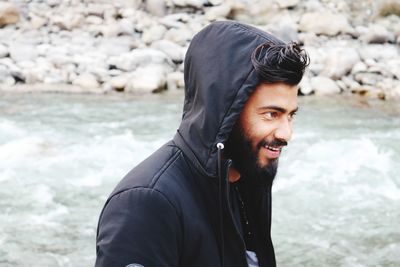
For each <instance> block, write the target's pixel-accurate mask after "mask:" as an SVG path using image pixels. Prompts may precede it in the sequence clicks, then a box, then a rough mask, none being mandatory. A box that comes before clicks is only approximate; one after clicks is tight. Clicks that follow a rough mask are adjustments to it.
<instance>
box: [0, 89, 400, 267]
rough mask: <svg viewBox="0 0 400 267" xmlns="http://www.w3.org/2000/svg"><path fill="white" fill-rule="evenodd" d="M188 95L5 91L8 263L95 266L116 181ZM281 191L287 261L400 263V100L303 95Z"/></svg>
mask: <svg viewBox="0 0 400 267" xmlns="http://www.w3.org/2000/svg"><path fill="white" fill-rule="evenodd" d="M182 99H183V96H182V95H181V94H172V95H156V96H148V97H140V98H139V97H134V96H127V95H59V94H24V95H4V94H3V95H0V211H1V212H0V266H4V267H8V266H34V267H36V266H37V267H39V266H40V267H47V266H49V267H50V266H51V267H53V266H73V267H75V266H76V267H80V266H82V267H86V266H93V263H94V260H95V234H96V226H97V220H98V216H99V213H100V211H101V208H102V206H103V204H104V201H105V200H106V198H107V196H108V194H109V193H110V192H111V190H112V189H113V187H114V186H115V185H116V183H117V182H118V181H119V180H120V179H121V178H122V176H123V175H124V174H125V173H126V172H128V171H129V170H130V169H131V168H132V167H133V166H134V165H135V164H137V163H138V162H140V161H141V160H142V159H144V158H145V157H146V156H147V155H149V154H150V153H151V152H153V151H154V150H155V149H156V148H158V147H159V146H160V145H162V144H163V143H164V142H166V141H168V140H169V139H170V138H171V137H172V136H173V134H174V132H175V130H176V128H177V126H178V125H179V120H180V118H181V109H182ZM300 104H301V105H300V106H301V109H300V111H299V115H298V117H297V118H296V122H295V135H294V138H293V140H292V142H291V143H290V145H289V146H288V147H287V148H286V149H285V151H284V154H283V156H282V159H281V162H280V170H279V173H278V177H277V178H276V182H275V184H274V189H273V192H274V193H273V227H272V237H273V240H274V243H275V249H276V256H277V261H278V266H284V267H285V266H288V267H291V266H400V107H399V104H398V103H395V102H391V103H390V102H374V101H372V102H366V101H362V100H358V99H354V98H352V99H344V98H339V97H334V98H315V97H307V98H303V99H301V100H300Z"/></svg>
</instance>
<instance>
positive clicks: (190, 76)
mask: <svg viewBox="0 0 400 267" xmlns="http://www.w3.org/2000/svg"><path fill="white" fill-rule="evenodd" d="M268 41H274V42H277V43H282V44H283V42H282V41H280V40H278V39H277V38H275V37H274V36H272V35H270V34H268V33H265V32H263V31H261V30H259V29H256V28H254V27H251V26H248V25H245V24H241V23H238V22H233V21H221V22H214V23H212V24H210V25H209V26H207V27H205V28H204V29H203V30H201V31H200V32H199V33H198V34H196V35H195V36H194V38H193V39H192V41H191V44H190V46H189V48H188V51H187V53H186V57H185V71H184V75H185V76H184V78H185V102H184V106H183V116H182V122H181V124H180V126H179V128H178V133H177V134H176V135H175V138H174V141H175V142H176V144H177V145H178V146H179V147H180V148H181V149H182V150H183V152H184V153H185V155H186V156H188V157H189V158H190V160H191V161H192V162H193V163H194V165H195V166H196V167H197V168H198V169H199V170H200V171H201V172H202V173H204V174H205V175H207V176H212V177H216V176H217V159H218V156H217V147H216V144H217V143H225V141H226V140H227V139H228V137H229V134H230V132H231V130H232V128H233V126H234V124H235V122H236V120H237V119H238V118H239V115H240V112H241V110H242V108H243V106H244V103H245V102H246V100H247V99H248V97H249V95H250V94H251V92H252V91H253V90H254V89H255V87H256V86H257V84H258V83H259V78H258V75H257V73H256V72H255V70H254V67H253V65H252V62H251V54H252V53H253V51H254V49H255V48H256V47H257V46H259V45H260V44H262V43H265V42H268Z"/></svg>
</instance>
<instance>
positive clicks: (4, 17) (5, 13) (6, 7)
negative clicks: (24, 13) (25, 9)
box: [0, 2, 19, 27]
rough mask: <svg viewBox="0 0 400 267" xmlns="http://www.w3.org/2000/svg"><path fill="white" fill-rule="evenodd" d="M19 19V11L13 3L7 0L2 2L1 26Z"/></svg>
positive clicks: (0, 9)
mask: <svg viewBox="0 0 400 267" xmlns="http://www.w3.org/2000/svg"><path fill="white" fill-rule="evenodd" d="M18 21H19V11H18V9H17V8H16V7H15V6H14V5H13V4H12V3H7V2H1V3H0V27H3V26H5V25H8V24H14V23H17V22H18Z"/></svg>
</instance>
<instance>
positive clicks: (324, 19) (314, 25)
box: [299, 11, 350, 36]
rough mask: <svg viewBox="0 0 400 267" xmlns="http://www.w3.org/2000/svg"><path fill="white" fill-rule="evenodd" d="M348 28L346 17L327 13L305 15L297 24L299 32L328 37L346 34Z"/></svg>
mask: <svg viewBox="0 0 400 267" xmlns="http://www.w3.org/2000/svg"><path fill="white" fill-rule="evenodd" d="M349 28H350V25H349V22H348V20H347V18H346V16H344V15H343V14H334V13H331V12H329V11H321V12H310V13H305V14H304V15H303V16H302V17H301V19H300V23H299V30H300V31H303V32H314V33H316V34H322V35H328V36H335V35H337V34H339V33H341V32H342V33H343V32H346V31H347V30H348V29H349Z"/></svg>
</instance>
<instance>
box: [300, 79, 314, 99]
mask: <svg viewBox="0 0 400 267" xmlns="http://www.w3.org/2000/svg"><path fill="white" fill-rule="evenodd" d="M299 86H300V93H301V94H302V95H310V94H312V93H313V92H314V91H313V88H312V86H311V82H310V78H309V77H308V76H304V77H303V79H302V80H301V82H300V84H299Z"/></svg>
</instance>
